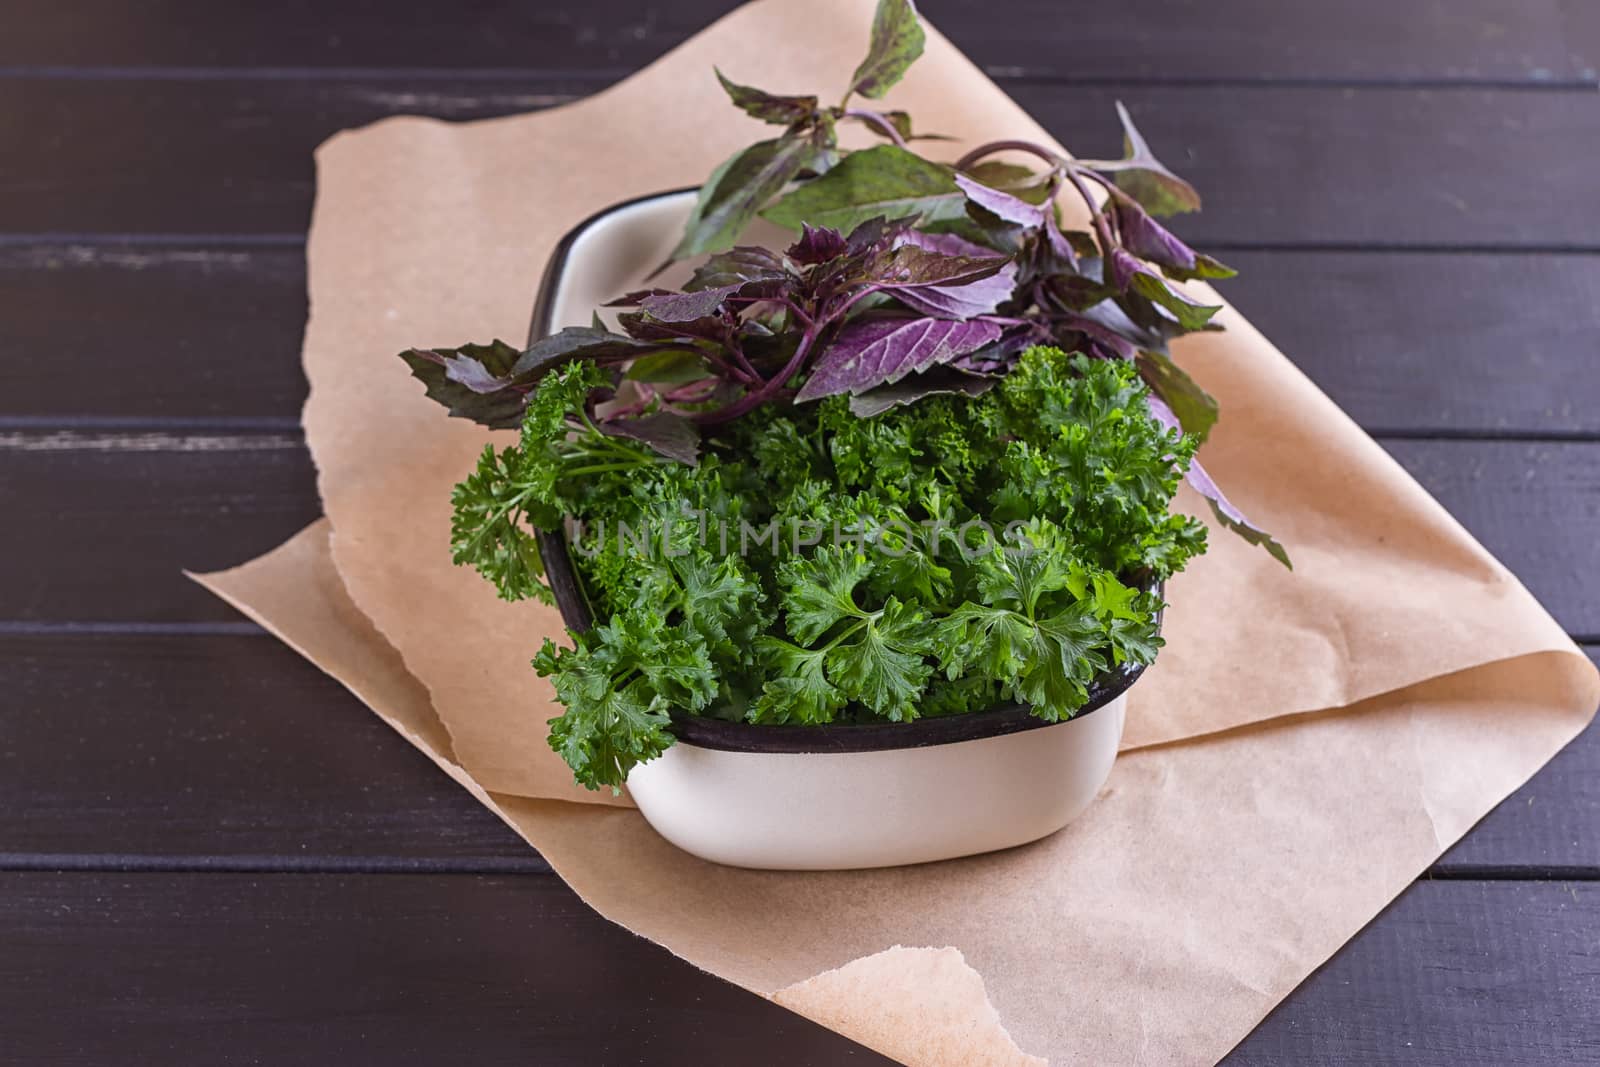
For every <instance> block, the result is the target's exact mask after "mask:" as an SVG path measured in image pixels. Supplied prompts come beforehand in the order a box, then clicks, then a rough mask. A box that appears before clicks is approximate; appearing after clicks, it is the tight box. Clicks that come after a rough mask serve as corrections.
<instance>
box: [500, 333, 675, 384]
mask: <svg viewBox="0 0 1600 1067" xmlns="http://www.w3.org/2000/svg"><path fill="white" fill-rule="evenodd" d="M654 347H655V346H654V345H650V344H645V343H643V342H640V341H637V340H635V339H634V338H632V337H626V336H624V335H622V334H620V333H612V332H610V331H609V330H597V329H595V328H594V327H593V326H568V327H566V328H565V329H563V330H561V331H560V332H558V333H553V334H551V335H550V336H548V337H545V338H541V339H540V340H538V341H535V342H534V343H533V344H532V345H530V346H529V347H528V348H527V350H526V351H524V352H523V353H522V355H520V356H518V357H517V362H516V364H515V365H514V366H512V368H511V372H510V376H511V378H513V379H514V380H515V383H516V384H517V385H527V386H532V385H534V384H536V383H537V382H538V381H539V379H540V378H543V377H544V376H545V375H546V374H548V373H549V372H550V371H552V370H554V369H555V368H557V367H560V366H564V365H566V364H568V363H571V362H572V361H573V360H578V359H592V360H595V361H597V362H602V363H610V362H617V361H619V360H624V359H632V358H633V357H634V356H639V355H643V354H644V353H646V352H649V351H651V350H652V349H654Z"/></svg>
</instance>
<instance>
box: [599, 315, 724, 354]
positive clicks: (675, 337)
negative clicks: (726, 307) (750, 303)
mask: <svg viewBox="0 0 1600 1067" xmlns="http://www.w3.org/2000/svg"><path fill="white" fill-rule="evenodd" d="M617 321H618V322H619V323H621V325H622V328H623V329H624V330H627V331H628V336H630V337H632V338H634V339H635V340H638V341H643V342H646V343H649V344H660V343H664V342H674V341H710V342H711V343H712V344H714V345H718V346H722V345H726V344H727V343H728V336H729V333H730V332H731V331H732V329H733V323H732V322H731V321H730V320H729V319H728V317H727V316H724V315H706V316H703V317H702V318H698V319H686V320H684V321H683V322H662V321H661V320H660V319H657V318H654V317H652V316H650V315H647V314H645V313H644V312H630V313H628V314H624V315H619V316H617Z"/></svg>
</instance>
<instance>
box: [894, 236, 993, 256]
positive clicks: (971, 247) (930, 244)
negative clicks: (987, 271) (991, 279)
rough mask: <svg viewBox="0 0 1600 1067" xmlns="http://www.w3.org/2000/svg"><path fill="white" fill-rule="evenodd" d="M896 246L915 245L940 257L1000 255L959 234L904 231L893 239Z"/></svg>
mask: <svg viewBox="0 0 1600 1067" xmlns="http://www.w3.org/2000/svg"><path fill="white" fill-rule="evenodd" d="M894 243H895V244H896V245H916V246H917V247H918V248H921V249H925V250H927V251H929V252H937V253H939V254H940V255H942V256H997V255H1000V253H998V252H996V251H995V250H994V249H992V248H989V247H988V246H986V245H980V244H979V243H978V242H976V241H969V240H967V239H966V238H965V237H962V236H961V235H960V234H955V233H925V232H923V231H922V230H906V231H905V232H904V233H902V234H900V235H899V236H898V237H896V238H895V239H894Z"/></svg>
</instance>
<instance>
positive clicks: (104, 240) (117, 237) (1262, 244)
mask: <svg viewBox="0 0 1600 1067" xmlns="http://www.w3.org/2000/svg"><path fill="white" fill-rule="evenodd" d="M305 243H306V237H305V234H303V233H126V232H112V231H107V232H82V233H78V232H70V231H55V230H41V231H36V232H18V233H0V249H29V250H39V249H63V248H71V247H73V246H79V247H85V248H97V249H99V248H128V249H136V248H183V249H206V248H289V249H295V250H303V249H304V247H305ZM1194 243H1195V244H1198V245H1201V246H1203V247H1204V248H1206V249H1207V250H1209V251H1215V252H1286V253H1297V254H1312V255H1316V254H1341V255H1345V254H1362V255H1396V254H1404V255H1439V256H1594V255H1600V244H1583V243H1554V244H1517V243H1507V244H1441V243H1406V242H1383V241H1244V240H1233V239H1228V238H1217V239H1212V238H1203V237H1202V238H1196V239H1194ZM86 265H105V264H86ZM111 265H112V266H115V264H111ZM25 269H44V268H31V267H29V268H25Z"/></svg>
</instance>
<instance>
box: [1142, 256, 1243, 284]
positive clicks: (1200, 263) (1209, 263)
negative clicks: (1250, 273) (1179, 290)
mask: <svg viewBox="0 0 1600 1067" xmlns="http://www.w3.org/2000/svg"><path fill="white" fill-rule="evenodd" d="M1161 273H1163V274H1165V275H1166V276H1167V277H1169V278H1176V279H1177V280H1178V281H1181V282H1186V281H1188V280H1189V279H1191V278H1213V279H1214V278H1232V277H1233V276H1235V275H1236V274H1238V273H1239V272H1238V271H1236V270H1234V269H1233V268H1232V267H1230V266H1228V265H1227V264H1226V263H1223V262H1220V261H1218V260H1215V259H1212V258H1211V257H1210V256H1208V255H1205V254H1204V253H1201V252H1196V253H1195V254H1194V266H1193V267H1192V268H1190V269H1189V270H1179V269H1178V268H1176V267H1162V268H1161Z"/></svg>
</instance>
